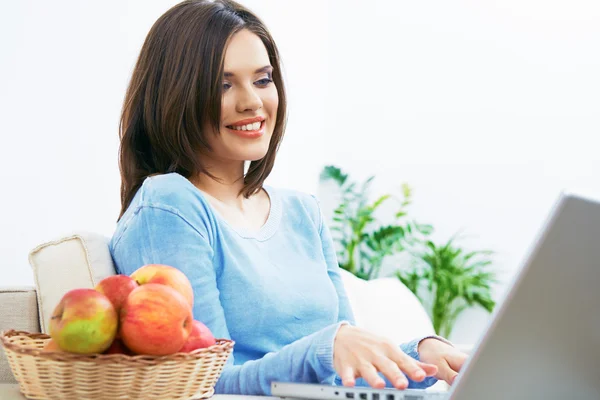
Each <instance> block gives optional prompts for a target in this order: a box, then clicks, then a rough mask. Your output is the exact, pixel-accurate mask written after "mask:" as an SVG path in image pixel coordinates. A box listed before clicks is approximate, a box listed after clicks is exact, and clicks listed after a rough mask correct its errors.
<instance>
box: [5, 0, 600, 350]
mask: <svg viewBox="0 0 600 400" xmlns="http://www.w3.org/2000/svg"><path fill="white" fill-rule="evenodd" d="M176 3H177V2H176V1H157V0H154V1H148V0H143V1H142V0H136V1H124V0H119V1H103V2H93V1H76V0H71V1H53V2H47V1H41V0H38V1H31V0H21V1H2V3H1V4H0V18H1V23H0V44H1V46H0V47H1V51H0V113H1V114H0V115H1V117H2V118H1V120H0V123H1V125H0V126H1V129H0V132H1V135H2V136H1V139H2V140H1V143H2V144H1V149H2V168H0V179H1V181H0V184H1V186H0V187H1V188H2V192H1V195H0V207H1V209H2V217H1V218H2V219H1V221H2V222H1V230H0V239H1V240H0V254H1V255H2V258H1V262H0V277H1V278H0V284H1V285H30V284H32V283H33V278H32V275H31V269H30V267H29V265H28V261H27V254H28V252H29V250H31V249H32V248H33V247H35V246H36V245H37V244H39V243H41V242H44V241H47V240H51V239H55V238H58V237H60V236H61V235H63V234H67V233H71V232H74V231H76V230H89V231H96V232H100V233H103V234H105V235H107V236H110V235H111V234H112V231H113V229H114V226H115V221H116V218H117V215H118V212H119V183H120V181H119V171H118V166H117V148H118V132H117V127H118V118H119V112H120V110H121V106H122V101H123V97H124V94H125V89H126V85H127V83H128V80H129V78H130V74H131V70H132V68H133V65H134V63H135V60H136V57H137V55H138V52H139V49H140V47H141V44H142V42H143V40H144V38H145V36H146V34H147V33H148V30H149V29H150V27H151V26H152V24H153V23H154V21H155V20H156V19H157V18H158V17H159V16H160V15H161V14H162V13H164V12H165V11H166V10H167V9H168V8H170V7H171V6H173V5H174V4H176ZM244 4H245V5H247V6H249V7H250V8H251V9H253V10H254V11H256V12H257V13H258V14H259V16H260V17H261V18H263V19H264V21H265V22H266V23H267V25H268V26H269V28H270V29H271V31H272V34H273V35H274V37H275V39H276V41H277V44H278V46H279V47H280V50H281V52H282V56H283V61H284V67H285V74H286V79H287V84H288V86H287V87H288V93H289V97H290V117H289V129H288V130H287V133H286V137H285V140H284V144H283V146H282V149H281V152H280V155H279V158H278V161H277V164H276V170H275V172H274V173H273V175H272V176H271V177H270V178H269V180H268V183H269V184H272V185H275V186H285V187H291V188H295V189H299V190H303V191H307V192H312V193H317V194H319V195H320V196H322V197H323V200H324V205H325V208H326V210H325V211H326V212H327V213H328V212H329V208H330V207H331V206H332V203H331V200H330V199H329V198H328V193H327V191H325V190H324V188H319V186H318V175H319V172H320V171H321V168H322V167H323V166H324V165H326V164H335V165H338V166H340V167H342V168H344V169H345V170H346V171H348V172H350V173H351V176H352V177H353V178H356V179H364V178H366V177H367V176H370V175H373V174H374V175H376V176H377V178H376V181H375V185H374V188H373V189H374V190H373V196H375V195H378V194H382V193H384V192H391V191H395V190H397V188H399V186H400V184H401V183H402V182H407V183H409V184H410V185H411V186H412V187H413V188H414V190H415V203H414V205H413V206H412V207H411V209H410V212H411V215H412V216H413V217H414V218H417V219H419V220H420V221H422V222H428V223H431V224H433V225H434V227H435V229H436V235H435V238H436V239H439V240H446V239H447V238H449V237H450V235H452V234H453V233H454V232H456V231H458V230H459V229H462V230H463V231H464V232H465V233H466V234H468V235H470V238H469V239H468V240H467V241H465V242H464V245H465V246H467V247H468V249H481V248H489V249H492V250H494V251H496V252H498V255H497V256H496V258H495V261H496V264H495V265H496V268H498V270H501V271H503V279H505V282H506V280H509V279H510V278H511V277H512V276H513V274H514V271H515V269H516V268H517V267H518V266H519V263H520V260H521V259H522V258H523V257H524V256H525V254H526V251H527V249H528V248H529V246H530V244H531V241H532V240H533V238H534V235H535V234H536V233H537V231H538V229H539V228H540V225H541V224H542V222H543V220H544V218H545V216H546V213H547V212H548V211H549V209H550V207H551V205H552V203H553V201H554V200H555V198H556V196H557V195H558V193H559V191H560V189H561V188H563V187H583V188H585V189H591V190H594V191H596V190H598V189H600V180H599V178H600V173H599V167H600V157H599V156H598V145H597V140H598V134H599V132H600V113H599V110H600V72H599V71H600V51H599V50H600V5H599V4H600V3H598V2H597V1H594V0H569V1H567V0H564V1H550V0H503V1H486V2H481V1H475V0H473V1H461V2H446V1H419V2H415V1H413V2H408V1H402V2H400V1H398V2H397V1H391V0H390V1H370V2H365V1H342V0H338V1H329V2H325V1H315V0H313V1H306V0H303V1H281V0H269V1H267V0H247V1H245V2H244ZM505 288H506V283H503V284H501V285H500V286H499V287H498V288H497V290H496V291H495V296H496V297H497V298H499V296H501V295H502V293H503V290H504V289H505ZM487 321H488V316H487V315H486V314H485V313H484V312H481V311H477V310H472V311H469V312H467V313H465V314H463V316H462V318H461V319H460V320H459V323H458V326H457V327H456V329H455V332H454V335H453V336H452V337H451V339H453V340H455V341H457V342H461V343H469V342H473V341H475V340H476V339H477V337H478V335H479V334H480V333H481V331H482V329H483V328H484V327H485V324H486V323H487Z"/></svg>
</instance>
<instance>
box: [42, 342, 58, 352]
mask: <svg viewBox="0 0 600 400" xmlns="http://www.w3.org/2000/svg"><path fill="white" fill-rule="evenodd" d="M42 350H44V351H58V352H62V349H61V348H60V347H58V343H56V342H55V341H54V340H52V339H50V340H48V341H47V342H46V344H45V345H44V347H43V348H42Z"/></svg>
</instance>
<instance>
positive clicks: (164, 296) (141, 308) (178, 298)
mask: <svg viewBox="0 0 600 400" xmlns="http://www.w3.org/2000/svg"><path fill="white" fill-rule="evenodd" d="M120 317H121V326H120V331H119V332H120V337H121V339H122V340H123V343H125V346H127V347H128V348H129V349H130V350H132V351H133V352H134V353H137V354H148V355H167V354H173V353H176V352H177V351H178V350H179V349H181V348H182V347H183V345H184V344H185V342H186V341H187V339H188V337H189V336H190V332H191V331H192V321H193V320H194V319H193V316H192V309H191V307H190V306H189V304H188V302H187V301H186V299H185V298H184V297H183V296H182V295H181V294H180V293H179V292H178V291H176V290H175V289H173V288H172V287H170V286H166V285H161V284H158V283H147V284H145V285H141V286H139V287H137V288H135V289H133V290H132V291H131V293H129V296H128V297H127V299H126V300H125V303H123V307H122V308H121V316H120Z"/></svg>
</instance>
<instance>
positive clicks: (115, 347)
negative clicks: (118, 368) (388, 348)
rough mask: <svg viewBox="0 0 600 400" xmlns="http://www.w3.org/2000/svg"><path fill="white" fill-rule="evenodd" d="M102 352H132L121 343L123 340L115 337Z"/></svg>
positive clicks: (130, 353)
mask: <svg viewBox="0 0 600 400" xmlns="http://www.w3.org/2000/svg"><path fill="white" fill-rule="evenodd" d="M104 354H127V355H132V354H133V353H132V352H131V350H129V349H128V348H127V346H125V344H123V342H122V341H121V340H120V339H115V340H114V341H113V342H112V344H111V345H110V347H109V348H108V349H107V350H106V351H105V352H104Z"/></svg>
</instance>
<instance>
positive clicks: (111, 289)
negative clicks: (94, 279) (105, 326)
mask: <svg viewBox="0 0 600 400" xmlns="http://www.w3.org/2000/svg"><path fill="white" fill-rule="evenodd" d="M136 287H138V284H137V282H136V281H135V280H134V279H132V278H131V277H130V276H128V275H112V276H109V277H107V278H104V279H102V280H101V281H100V282H98V284H97V285H96V287H95V288H94V289H96V290H97V291H99V292H100V293H102V294H103V295H105V296H106V297H108V299H109V300H110V301H111V303H112V304H113V306H114V307H115V310H116V311H117V313H119V311H120V310H121V306H122V304H123V302H124V301H125V299H126V298H127V296H129V293H130V292H131V291H132V290H133V289H135V288H136Z"/></svg>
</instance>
